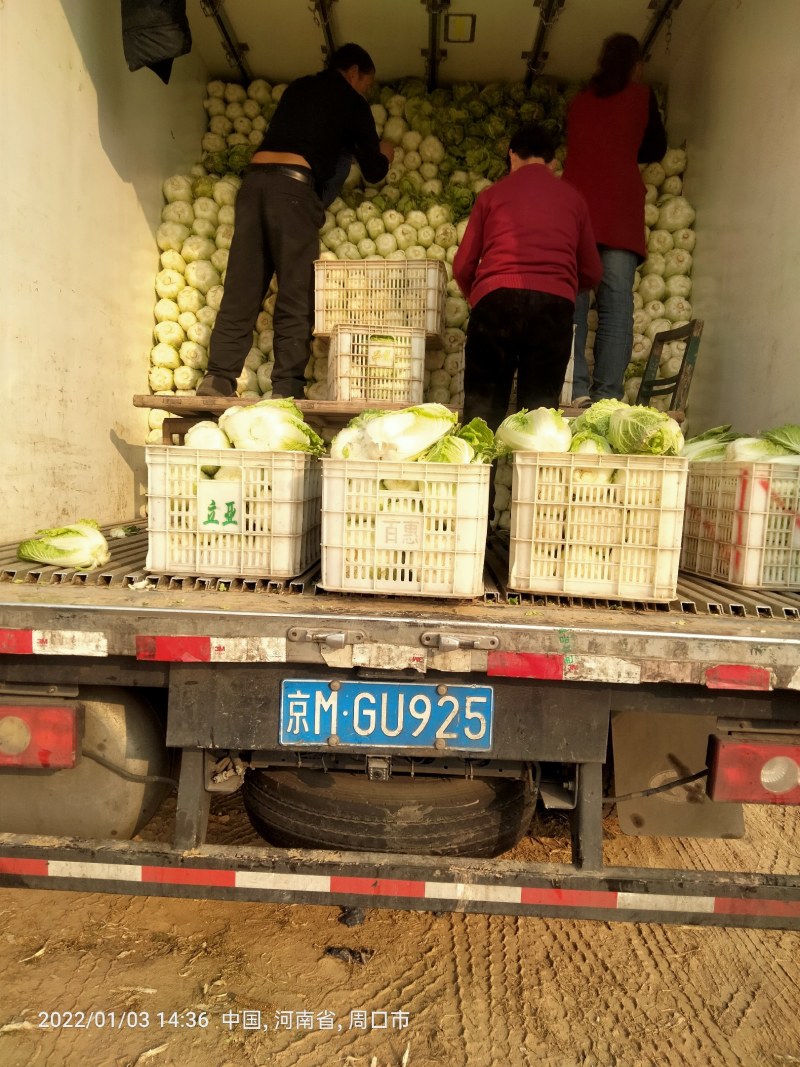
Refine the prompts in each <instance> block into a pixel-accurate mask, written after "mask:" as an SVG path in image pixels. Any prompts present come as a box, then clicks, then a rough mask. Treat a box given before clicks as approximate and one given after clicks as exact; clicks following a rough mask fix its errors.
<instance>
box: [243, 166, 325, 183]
mask: <svg viewBox="0 0 800 1067" xmlns="http://www.w3.org/2000/svg"><path fill="white" fill-rule="evenodd" d="M247 169H248V170H271V171H274V172H275V173H276V174H283V175H284V176H285V177H287V178H294V180H295V181H296V182H303V183H304V184H305V185H313V184H314V175H313V174H312V173H311V171H310V170H309V169H308V167H293V166H291V165H290V164H288V163H251V164H250V165H249V167H248V168H247Z"/></svg>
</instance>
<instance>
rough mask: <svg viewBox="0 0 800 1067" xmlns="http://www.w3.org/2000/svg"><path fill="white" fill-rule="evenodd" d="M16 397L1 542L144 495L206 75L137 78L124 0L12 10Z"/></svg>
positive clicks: (1, 80) (9, 145)
mask: <svg viewBox="0 0 800 1067" xmlns="http://www.w3.org/2000/svg"><path fill="white" fill-rule="evenodd" d="M0 16H1V17H2V33H3V38H4V49H3V55H4V60H3V63H2V64H0V95H2V99H3V102H4V114H5V116H6V122H5V125H4V136H5V158H6V159H7V160H9V161H12V160H13V164H12V165H10V166H9V167H8V168H7V173H6V176H5V192H4V200H5V203H6V204H7V205H8V210H7V211H6V213H5V222H4V235H3V237H4V241H5V244H6V248H7V250H8V254H7V255H6V256H4V257H3V261H2V266H1V267H0V289H1V290H2V292H3V304H4V312H5V313H8V314H9V316H13V318H11V319H10V321H9V323H8V326H7V328H6V329H5V330H4V331H3V334H2V341H0V347H1V349H2V350H0V364H2V366H3V369H4V387H5V391H6V396H7V397H10V398H12V397H13V398H16V399H17V400H18V403H9V404H7V405H6V411H5V416H4V419H5V426H4V435H3V436H4V441H3V463H4V468H5V470H4V474H5V477H4V484H5V492H4V494H3V507H2V509H1V510H0V542H3V541H10V540H17V539H19V538H20V537H22V536H23V535H24V534H26V533H29V532H32V531H33V530H36V529H37V528H39V527H41V526H55V525H57V524H58V523H59V522H61V521H62V520H74V519H77V518H80V517H81V516H84V515H86V516H93V517H95V518H97V519H100V520H103V521H112V522H113V521H116V520H120V519H124V518H128V517H129V516H130V515H131V514H133V513H135V510H136V506H137V505H138V503H141V502H142V501H141V499H140V497H141V489H140V485H141V483H142V481H143V478H144V456H143V450H142V449H141V448H140V447H139V442H141V441H143V440H144V435H145V433H146V430H145V426H146V420H145V414H146V413H144V412H142V411H136V410H134V408H133V406H132V404H131V396H132V395H133V393H138V392H141V391H142V390H143V389H145V390H146V388H147V353H148V350H149V347H150V345H151V344H152V336H151V332H150V331H151V326H152V321H153V278H154V276H155V272H156V270H157V268H158V249H157V248H156V245H155V240H154V238H153V232H154V230H155V227H156V225H157V224H158V220H159V215H160V211H161V206H162V193H161V185H162V182H163V180H164V178H165V177H167V176H168V175H170V174H171V173H174V172H175V171H178V170H181V169H183V168H185V167H186V166H188V165H190V164H191V163H193V162H195V160H196V157H197V152H198V146H199V143H200V137H201V135H202V130H203V126H204V122H205V112H204V111H203V108H202V100H203V94H204V85H205V71H204V69H203V67H202V65H201V63H200V61H199V59H198V58H196V57H194V56H184V57H182V58H181V59H180V60H177V61H176V63H175V68H174V71H173V76H172V79H171V81H170V84H169V85H168V86H167V85H164V84H162V83H161V82H160V81H159V80H158V79H157V78H156V77H154V75H153V74H152V73H151V72H150V71H148V70H141V71H138V72H137V73H136V74H131V73H130V72H129V71H128V68H127V65H126V63H125V57H124V55H123V51H122V36H121V23H120V8H119V4H113V3H108V0H80V2H78V0H65V2H64V3H52V0H28V2H27V3H25V4H6V5H5V7H4V8H3V10H2V12H0Z"/></svg>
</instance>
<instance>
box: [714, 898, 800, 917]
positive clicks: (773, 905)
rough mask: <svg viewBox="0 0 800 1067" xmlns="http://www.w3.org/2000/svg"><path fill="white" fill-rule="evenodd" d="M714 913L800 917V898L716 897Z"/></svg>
mask: <svg viewBox="0 0 800 1067" xmlns="http://www.w3.org/2000/svg"><path fill="white" fill-rule="evenodd" d="M714 914H715V915H775V916H782V917H784V918H787V919H791V918H800V900H758V899H755V898H753V897H717V898H716V899H715V901H714Z"/></svg>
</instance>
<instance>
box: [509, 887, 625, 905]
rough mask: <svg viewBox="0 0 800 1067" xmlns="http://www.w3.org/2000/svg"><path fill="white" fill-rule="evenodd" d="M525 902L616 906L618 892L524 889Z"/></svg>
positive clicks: (523, 898) (523, 900)
mask: <svg viewBox="0 0 800 1067" xmlns="http://www.w3.org/2000/svg"><path fill="white" fill-rule="evenodd" d="M522 903H523V904H544V905H545V906H547V907H552V908H616V906H617V894H616V893H614V892H608V891H606V890H602V889H536V888H532V887H531V886H527V887H523V889H522Z"/></svg>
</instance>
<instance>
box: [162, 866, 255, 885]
mask: <svg viewBox="0 0 800 1067" xmlns="http://www.w3.org/2000/svg"><path fill="white" fill-rule="evenodd" d="M142 881H143V882H159V883H161V884H162V885H163V884H169V885H218V886H231V887H233V886H235V885H236V872H235V871H215V870H211V869H209V868H207V867H203V868H200V867H142Z"/></svg>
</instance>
